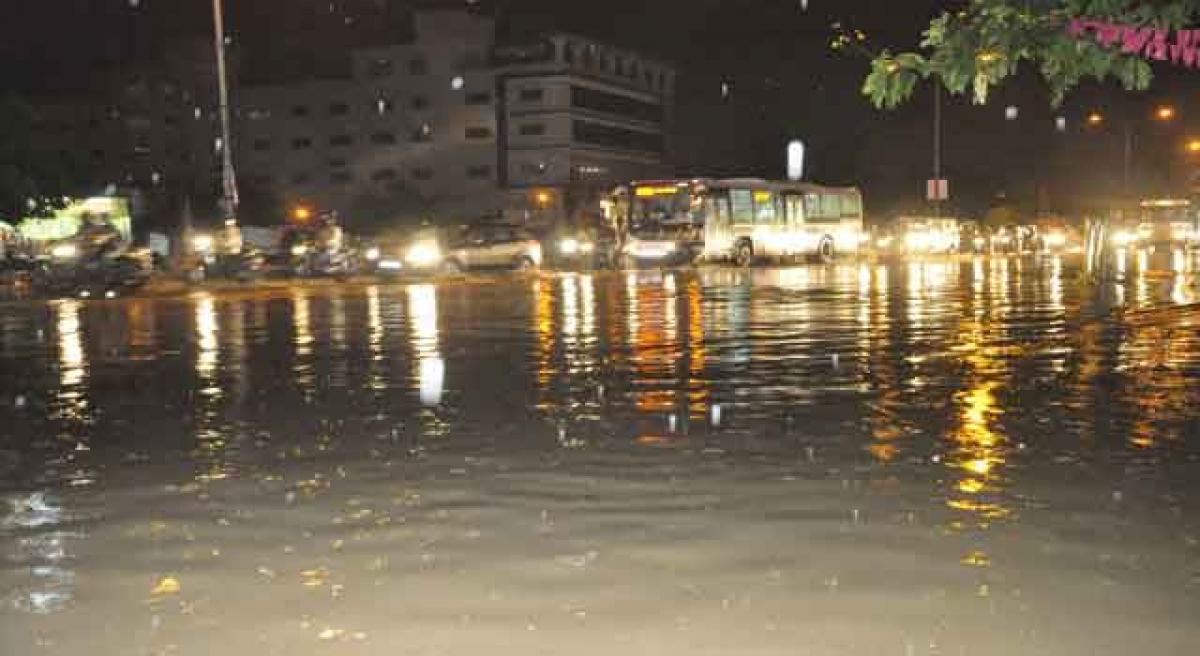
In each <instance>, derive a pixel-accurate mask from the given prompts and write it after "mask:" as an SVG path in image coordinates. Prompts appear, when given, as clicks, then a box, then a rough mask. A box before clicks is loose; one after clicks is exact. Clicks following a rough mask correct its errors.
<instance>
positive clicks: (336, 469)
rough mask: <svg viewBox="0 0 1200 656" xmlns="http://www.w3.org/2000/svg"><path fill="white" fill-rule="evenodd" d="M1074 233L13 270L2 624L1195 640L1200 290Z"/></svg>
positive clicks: (441, 647)
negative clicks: (561, 267)
mask: <svg viewBox="0 0 1200 656" xmlns="http://www.w3.org/2000/svg"><path fill="white" fill-rule="evenodd" d="M1197 300H1200V299H1197V292H1196V288H1195V286H1194V285H1193V281H1192V280H1191V279H1190V278H1188V277H1171V276H1149V275H1140V274H1138V275H1129V276H1128V278H1127V279H1126V280H1125V281H1124V282H1120V283H1114V284H1110V285H1105V286H1103V287H1100V288H1096V287H1092V286H1087V285H1084V284H1082V283H1081V282H1080V280H1079V276H1078V267H1077V264H1076V263H1075V262H1073V261H1071V260H1070V259H1067V260H1063V259H1059V258H1044V259H1015V258H1012V259H1002V258H998V259H976V260H966V261H953V262H952V261H928V262H912V263H898V264H892V265H883V264H857V263H853V264H849V263H848V264H842V265H838V266H834V267H828V268H826V267H800V268H787V269H760V270H752V271H738V270H731V269H700V270H697V271H668V272H638V273H628V274H626V273H618V274H612V273H606V274H597V275H568V274H557V275H552V274H542V275H538V276H509V277H497V278H491V279H482V280H474V281H451V282H441V283H437V284H434V283H419V284H386V285H370V284H354V285H317V286H296V287H290V288H274V289H259V290H232V291H230V290H226V291H197V292H193V293H191V294H189V295H187V296H180V297H175V298H146V299H137V298H134V299H121V300H114V301H91V302H85V301H75V300H64V301H55V302H48V303H46V302H21V303H15V302H14V303H6V304H3V306H2V307H0V373H2V375H0V653H3V654H6V655H8V654H13V655H23V654H91V655H108V654H114V655H118V654H119V655H125V654H130V655H143V654H180V655H189V654H223V655H225V656H241V655H254V656H259V655H262V654H281V655H282V654H286V655H297V654H298V655H304V654H481V653H501V654H509V653H511V654H583V655H588V654H597V655H598V654H613V653H624V654H689V655H692V654H753V655H763V654H814V655H825V654H870V655H877V654H896V655H900V656H911V655H917V654H971V655H975V654H988V655H990V654H997V655H999V654H1006V655H1008V654H1046V655H1051V654H1053V655H1055V656H1061V655H1064V654H1114V655H1115V654H1130V653H1143V654H1155V655H1159V654H1192V653H1195V650H1196V645H1197V644H1200V643H1198V641H1200V622H1197V618H1200V501H1198V497H1197V494H1200V385H1198V384H1197V382H1198V381H1200V306H1198V305H1196V304H1195V303H1196V301H1197Z"/></svg>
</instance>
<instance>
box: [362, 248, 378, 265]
mask: <svg viewBox="0 0 1200 656" xmlns="http://www.w3.org/2000/svg"><path fill="white" fill-rule="evenodd" d="M363 256H364V257H366V258H367V260H368V261H371V262H375V261H377V260H378V259H379V249H378V248H368V249H367V252H366V253H363Z"/></svg>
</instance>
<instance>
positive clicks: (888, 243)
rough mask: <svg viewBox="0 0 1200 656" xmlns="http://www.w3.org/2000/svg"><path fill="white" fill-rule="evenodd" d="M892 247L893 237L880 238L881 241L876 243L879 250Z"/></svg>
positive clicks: (878, 240)
mask: <svg viewBox="0 0 1200 656" xmlns="http://www.w3.org/2000/svg"><path fill="white" fill-rule="evenodd" d="M891 245H892V238H891V237H880V238H879V239H877V240H876V241H875V246H876V247H877V248H887V247H889V246H891Z"/></svg>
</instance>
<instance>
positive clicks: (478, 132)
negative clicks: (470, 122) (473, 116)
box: [466, 125, 492, 139]
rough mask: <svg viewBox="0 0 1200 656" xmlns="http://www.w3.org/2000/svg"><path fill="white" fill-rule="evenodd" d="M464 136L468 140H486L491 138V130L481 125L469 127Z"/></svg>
mask: <svg viewBox="0 0 1200 656" xmlns="http://www.w3.org/2000/svg"><path fill="white" fill-rule="evenodd" d="M466 135H467V138H468V139H488V138H490V137H491V136H492V129H491V128H488V127H484V126H481V125H476V126H471V127H469V128H467V130H466Z"/></svg>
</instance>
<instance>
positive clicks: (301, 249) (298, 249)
mask: <svg viewBox="0 0 1200 656" xmlns="http://www.w3.org/2000/svg"><path fill="white" fill-rule="evenodd" d="M307 252H308V246H306V245H304V244H296V245H295V246H292V255H294V256H296V257H300V256H301V255H304V254H305V253H307Z"/></svg>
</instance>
